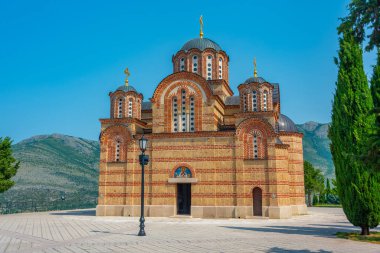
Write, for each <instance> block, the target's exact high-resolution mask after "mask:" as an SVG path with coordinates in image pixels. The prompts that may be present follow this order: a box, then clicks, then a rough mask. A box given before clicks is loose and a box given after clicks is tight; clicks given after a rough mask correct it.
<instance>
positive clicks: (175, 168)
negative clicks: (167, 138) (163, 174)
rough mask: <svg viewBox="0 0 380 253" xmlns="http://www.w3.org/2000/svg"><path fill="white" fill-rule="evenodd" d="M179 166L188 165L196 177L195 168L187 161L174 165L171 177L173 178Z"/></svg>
mask: <svg viewBox="0 0 380 253" xmlns="http://www.w3.org/2000/svg"><path fill="white" fill-rule="evenodd" d="M179 167H186V168H188V169H189V170H190V171H191V175H192V178H195V177H196V174H195V169H194V168H193V167H192V166H190V165H189V164H187V163H179V164H176V166H174V167H173V169H171V171H170V174H169V178H173V177H174V173H175V171H176V170H177V169H178V168H179Z"/></svg>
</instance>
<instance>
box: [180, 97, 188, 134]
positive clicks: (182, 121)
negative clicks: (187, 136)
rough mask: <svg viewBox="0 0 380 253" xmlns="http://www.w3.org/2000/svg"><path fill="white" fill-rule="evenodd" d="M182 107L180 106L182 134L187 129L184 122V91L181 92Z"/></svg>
mask: <svg viewBox="0 0 380 253" xmlns="http://www.w3.org/2000/svg"><path fill="white" fill-rule="evenodd" d="M181 95H182V99H181V101H182V105H181V129H182V132H186V129H187V122H186V118H187V117H186V91H185V90H182V92H181Z"/></svg>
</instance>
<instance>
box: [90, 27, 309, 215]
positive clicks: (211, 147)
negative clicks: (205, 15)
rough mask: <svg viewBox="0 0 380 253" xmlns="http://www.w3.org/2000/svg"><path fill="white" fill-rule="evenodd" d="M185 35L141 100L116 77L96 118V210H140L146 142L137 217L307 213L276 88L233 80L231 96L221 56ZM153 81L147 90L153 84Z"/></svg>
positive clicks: (297, 157)
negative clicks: (167, 68)
mask: <svg viewBox="0 0 380 253" xmlns="http://www.w3.org/2000/svg"><path fill="white" fill-rule="evenodd" d="M202 26H203V24H202V23H201V32H200V36H199V37H198V38H195V39H192V40H189V41H188V42H186V43H185V44H183V46H182V47H181V48H180V49H179V51H178V52H176V53H175V54H174V56H173V57H172V63H173V73H172V74H170V75H168V76H166V77H164V78H163V79H162V81H161V82H160V83H159V84H158V85H157V86H156V87H155V90H154V92H153V94H152V95H151V98H150V99H149V101H147V100H146V99H145V101H144V96H143V94H141V93H139V91H138V90H137V89H135V88H134V87H133V86H132V85H131V84H129V81H128V76H129V72H128V69H126V71H125V73H126V75H127V78H126V80H125V83H124V84H123V85H121V86H120V87H118V88H117V89H116V90H115V91H113V92H110V93H109V98H110V115H109V118H105V119H100V123H101V133H100V137H99V138H100V171H99V173H100V174H99V198H98V205H97V207H96V215H98V216H140V204H141V202H140V197H141V195H140V192H141V165H140V164H139V155H140V149H139V144H138V140H139V139H140V138H141V136H142V135H144V137H145V138H146V139H148V147H147V151H146V154H147V155H149V163H148V164H147V165H146V166H145V177H144V180H145V194H144V196H145V201H144V202H145V203H144V204H145V216H147V217H173V216H185V217H193V218H255V217H257V216H259V217H268V218H274V219H281V218H290V217H292V216H294V215H302V214H306V212H307V209H306V205H305V192H304V171H303V151H302V137H303V135H302V134H301V133H299V132H298V131H297V128H296V126H295V124H294V123H293V121H292V120H291V119H290V118H288V117H287V116H285V115H283V114H281V99H280V85H279V84H278V83H273V82H269V81H267V80H266V79H265V78H263V77H259V76H258V75H257V70H256V62H255V69H254V75H253V76H252V77H248V78H247V77H246V78H243V77H242V79H241V80H242V82H241V83H240V84H239V85H238V86H237V89H238V92H239V94H236V95H234V94H233V91H232V90H231V84H230V82H229V56H228V54H227V52H226V51H225V50H224V49H223V48H222V47H221V46H220V45H219V44H218V43H216V42H214V41H212V40H211V39H207V38H204V37H203V31H202V30H203V29H202ZM152 88H153V87H152Z"/></svg>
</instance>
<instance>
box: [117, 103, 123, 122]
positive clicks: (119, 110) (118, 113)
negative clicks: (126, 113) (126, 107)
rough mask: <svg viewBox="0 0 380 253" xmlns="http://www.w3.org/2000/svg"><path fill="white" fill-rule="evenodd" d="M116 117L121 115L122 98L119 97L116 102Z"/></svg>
mask: <svg viewBox="0 0 380 253" xmlns="http://www.w3.org/2000/svg"><path fill="white" fill-rule="evenodd" d="M117 117H118V118H119V119H120V118H122V117H123V99H122V98H119V100H118V102H117Z"/></svg>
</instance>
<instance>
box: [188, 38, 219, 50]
mask: <svg viewBox="0 0 380 253" xmlns="http://www.w3.org/2000/svg"><path fill="white" fill-rule="evenodd" d="M193 48H197V49H199V50H201V51H203V50H205V49H206V48H212V49H215V50H216V51H220V50H222V48H221V47H220V46H219V45H218V44H217V43H216V42H214V41H212V40H209V39H206V38H196V39H192V40H189V41H188V42H186V43H185V45H183V47H182V48H181V50H184V51H188V50H190V49H193Z"/></svg>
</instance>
